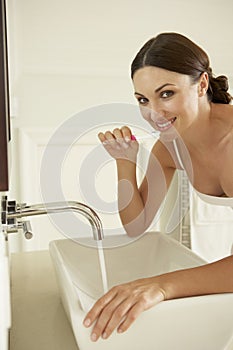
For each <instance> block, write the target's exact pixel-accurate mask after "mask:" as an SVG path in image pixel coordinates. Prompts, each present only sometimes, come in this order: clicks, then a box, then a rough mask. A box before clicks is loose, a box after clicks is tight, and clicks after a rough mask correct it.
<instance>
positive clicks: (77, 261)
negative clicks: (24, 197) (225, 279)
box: [49, 232, 233, 350]
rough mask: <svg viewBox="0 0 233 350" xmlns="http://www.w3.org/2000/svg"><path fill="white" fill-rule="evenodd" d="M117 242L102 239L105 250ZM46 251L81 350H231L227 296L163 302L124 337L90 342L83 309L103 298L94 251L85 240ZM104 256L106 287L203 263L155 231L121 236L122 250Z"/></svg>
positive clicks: (231, 299)
mask: <svg viewBox="0 0 233 350" xmlns="http://www.w3.org/2000/svg"><path fill="white" fill-rule="evenodd" d="M115 239H116V237H113V236H112V237H111V236H110V237H106V238H105V239H104V241H105V246H111V241H112V240H115ZM106 240H107V242H106ZM108 240H109V245H108ZM122 240H125V244H122ZM49 249H50V254H51V257H52V260H53V262H54V266H55V271H56V275H57V278H58V284H59V287H60V295H61V299H62V302H63V306H64V308H65V311H66V313H67V316H68V318H69V320H70V323H71V326H72V329H73V332H74V335H75V338H76V341H77V344H78V346H79V349H80V350H91V349H95V350H110V349H111V350H119V349H122V350H126V349H127V350H141V349H147V350H155V349H158V350H171V349H172V350H187V349H189V350H197V349H198V350H230V349H231V350H232V349H233V338H232V336H233V312H232V310H233V294H231V293H229V294H221V295H208V296H200V297H190V298H182V299H176V300H167V301H165V302H162V303H160V304H158V305H157V306H155V307H154V308H152V309H150V310H148V311H146V312H144V313H142V314H141V315H140V316H139V318H138V319H137V320H136V321H135V322H134V324H133V325H132V326H131V327H130V329H129V330H128V331H127V332H126V333H124V334H117V333H116V332H115V333H114V334H113V335H112V336H111V337H110V338H109V339H107V340H102V339H100V340H99V341H98V342H97V343H93V342H91V340H90V332H91V330H90V329H87V328H85V327H84V326H83V325H82V322H83V319H84V317H85V315H86V312H87V310H88V309H89V308H90V307H91V305H92V304H93V303H94V302H95V300H97V299H98V298H99V297H100V296H101V295H102V294H103V286H102V278H101V272H100V265H99V258H98V251H97V249H95V248H93V247H88V246H85V239H84V238H83V240H82V241H80V242H79V243H77V242H74V241H72V240H69V239H64V240H57V241H52V242H51V243H50V248H49ZM104 256H105V263H106V272H107V279H108V286H109V288H111V287H112V286H113V285H116V284H120V283H124V282H128V281H130V280H135V279H138V278H143V277H149V276H153V275H158V274H161V273H165V272H169V271H174V270H177V269H182V268H187V267H194V266H198V265H202V264H205V261H204V260H203V259H201V258H200V257H198V256H197V255H196V254H194V253H193V252H192V251H191V250H189V249H187V248H186V247H184V246H183V245H181V244H179V243H178V242H177V241H175V240H174V239H172V238H169V237H168V236H166V235H164V234H162V233H159V232H148V233H146V234H144V235H143V236H142V237H141V238H139V239H137V240H134V241H133V242H132V240H129V239H128V238H127V237H121V245H120V246H119V247H115V248H104ZM231 338H232V339H231Z"/></svg>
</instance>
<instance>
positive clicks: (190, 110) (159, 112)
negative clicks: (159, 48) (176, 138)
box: [133, 66, 199, 134]
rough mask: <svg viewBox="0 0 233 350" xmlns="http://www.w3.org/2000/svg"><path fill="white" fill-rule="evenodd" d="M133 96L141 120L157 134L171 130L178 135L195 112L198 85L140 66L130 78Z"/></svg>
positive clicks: (192, 118)
mask: <svg viewBox="0 0 233 350" xmlns="http://www.w3.org/2000/svg"><path fill="white" fill-rule="evenodd" d="M133 84H134V88H135V97H136V99H137V100H138V103H139V106H140V109H141V113H142V116H143V118H144V119H145V120H146V121H148V122H149V124H150V125H151V126H152V127H153V128H154V129H156V130H158V131H160V132H161V133H164V134H165V133H166V134H167V133H168V131H171V130H172V129H173V130H174V127H175V130H176V131H177V132H178V133H179V134H182V132H184V131H185V130H187V128H188V127H189V126H190V125H191V124H192V123H193V122H194V121H195V119H196V117H197V115H198V110H199V93H198V91H199V89H198V87H199V83H196V84H193V82H192V81H191V78H190V77H189V76H188V75H185V74H179V73H176V72H171V71H168V70H165V69H162V68H158V67H151V66H149V67H144V68H140V69H139V70H137V71H136V72H135V74H134V77H133Z"/></svg>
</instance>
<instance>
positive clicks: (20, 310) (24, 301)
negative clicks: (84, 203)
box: [10, 251, 78, 350]
mask: <svg viewBox="0 0 233 350" xmlns="http://www.w3.org/2000/svg"><path fill="white" fill-rule="evenodd" d="M11 276H12V277H11V279H12V281H11V283H12V329H11V332H10V350H67V349H68V350H78V347H77V345H76V342H75V339H74V335H73V333H72V329H71V327H70V324H69V322H68V320H67V318H66V315H65V312H64V309H63V307H62V304H61V301H60V298H59V293H58V288H57V284H56V278H55V274H54V271H53V266H52V262H51V260H50V256H49V253H48V252H47V251H43V252H27V253H20V254H12V260H11Z"/></svg>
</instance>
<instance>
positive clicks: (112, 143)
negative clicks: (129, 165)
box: [98, 126, 139, 163]
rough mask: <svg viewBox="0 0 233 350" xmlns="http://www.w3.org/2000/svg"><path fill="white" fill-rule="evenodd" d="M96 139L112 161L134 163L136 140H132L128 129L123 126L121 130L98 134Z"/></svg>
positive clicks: (136, 150) (137, 147) (136, 149)
mask: <svg viewBox="0 0 233 350" xmlns="http://www.w3.org/2000/svg"><path fill="white" fill-rule="evenodd" d="M98 137H99V139H100V141H101V142H102V144H103V146H104V148H105V149H106V151H107V152H108V153H109V154H110V155H111V156H112V157H113V158H114V159H116V160H119V159H124V160H129V161H131V162H134V163H136V159H137V153H138V149H139V145H138V142H137V141H136V139H135V138H132V133H131V130H130V128H128V127H127V126H123V127H122V128H121V129H119V128H116V129H114V130H113V131H112V132H111V131H106V132H105V133H103V132H100V133H99V134H98Z"/></svg>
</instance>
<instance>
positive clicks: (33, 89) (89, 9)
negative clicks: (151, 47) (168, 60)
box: [7, 0, 233, 202]
mask: <svg viewBox="0 0 233 350" xmlns="http://www.w3.org/2000/svg"><path fill="white" fill-rule="evenodd" d="M7 7H8V26H9V53H10V55H9V58H10V88H11V107H12V108H11V114H12V125H13V128H14V130H13V136H14V139H13V147H12V148H13V150H12V152H13V154H12V160H13V161H12V172H11V191H10V195H11V197H14V198H16V199H17V200H19V201H21V200H23V201H27V202H28V201H30V200H31V198H33V193H30V194H25V193H26V192H23V193H22V183H23V182H25V178H24V179H22V178H20V176H19V174H22V172H20V169H21V170H22V164H21V158H22V157H24V155H22V154H20V155H19V152H20V144H19V143H18V134H19V133H20V132H21V134H22V133H24V132H25V130H35V129H37V130H38V129H40V130H41V128H42V129H44V132H45V134H46V135H47V133H48V130H50V132H52V131H53V129H54V128H56V127H57V126H58V125H61V123H63V122H64V121H65V120H67V118H69V117H71V116H73V115H74V114H76V113H78V112H79V111H82V110H85V109H87V108H90V107H92V106H96V105H101V104H105V103H112V102H122V103H135V101H134V98H133V89H132V84H131V81H130V63H131V61H132V58H133V57H134V55H135V54H136V52H137V51H138V49H139V48H140V47H141V46H142V44H143V43H144V42H145V41H146V40H147V39H149V38H150V37H152V36H154V35H156V34H157V33H159V32H162V31H177V32H180V33H183V34H185V35H187V36H189V37H190V38H191V39H193V40H194V41H196V42H197V43H198V44H199V45H200V46H202V47H203V48H204V49H205V50H206V51H207V52H208V53H209V55H210V58H211V63H212V68H213V70H214V72H215V73H216V74H226V75H228V76H229V78H230V83H232V82H233V72H232V62H233V50H232V45H231V42H232V30H233V22H232V18H231V17H232V10H233V2H232V1H231V0H225V1H221V2H219V1H218V0H212V1H210V0H209V1H203V0H196V1H195V2H189V1H186V0H167V1H165V2H161V1H158V0H145V1H143V2H137V1H132V0H128V1H126V0H118V1H117V2H115V1H114V2H113V1H110V0H99V1H94V0H92V1H91V0H86V1H81V0H56V1H55V0H40V1H38V0H8V1H7ZM232 85H233V84H232ZM117 118H118V116H115V115H109V123H110V124H111V123H113V122H115V121H116V120H117ZM82 123H84V124H85V121H82ZM125 123H127V118H126V120H125ZM18 130H21V131H20V132H18ZM32 132H33V131H32ZM27 166H28V168H27V170H28V173H27V172H26V174H28V176H32V174H33V173H34V172H35V168H33V169H31V167H34V166H33V163H31V164H27ZM20 167H21V168H20ZM24 170H25V169H24ZM31 170H32V171H31ZM24 174H25V171H24ZM23 176H24V177H25V176H26V175H23ZM38 185H39V184H38V183H37V182H35V186H38ZM24 187H25V186H24Z"/></svg>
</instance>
